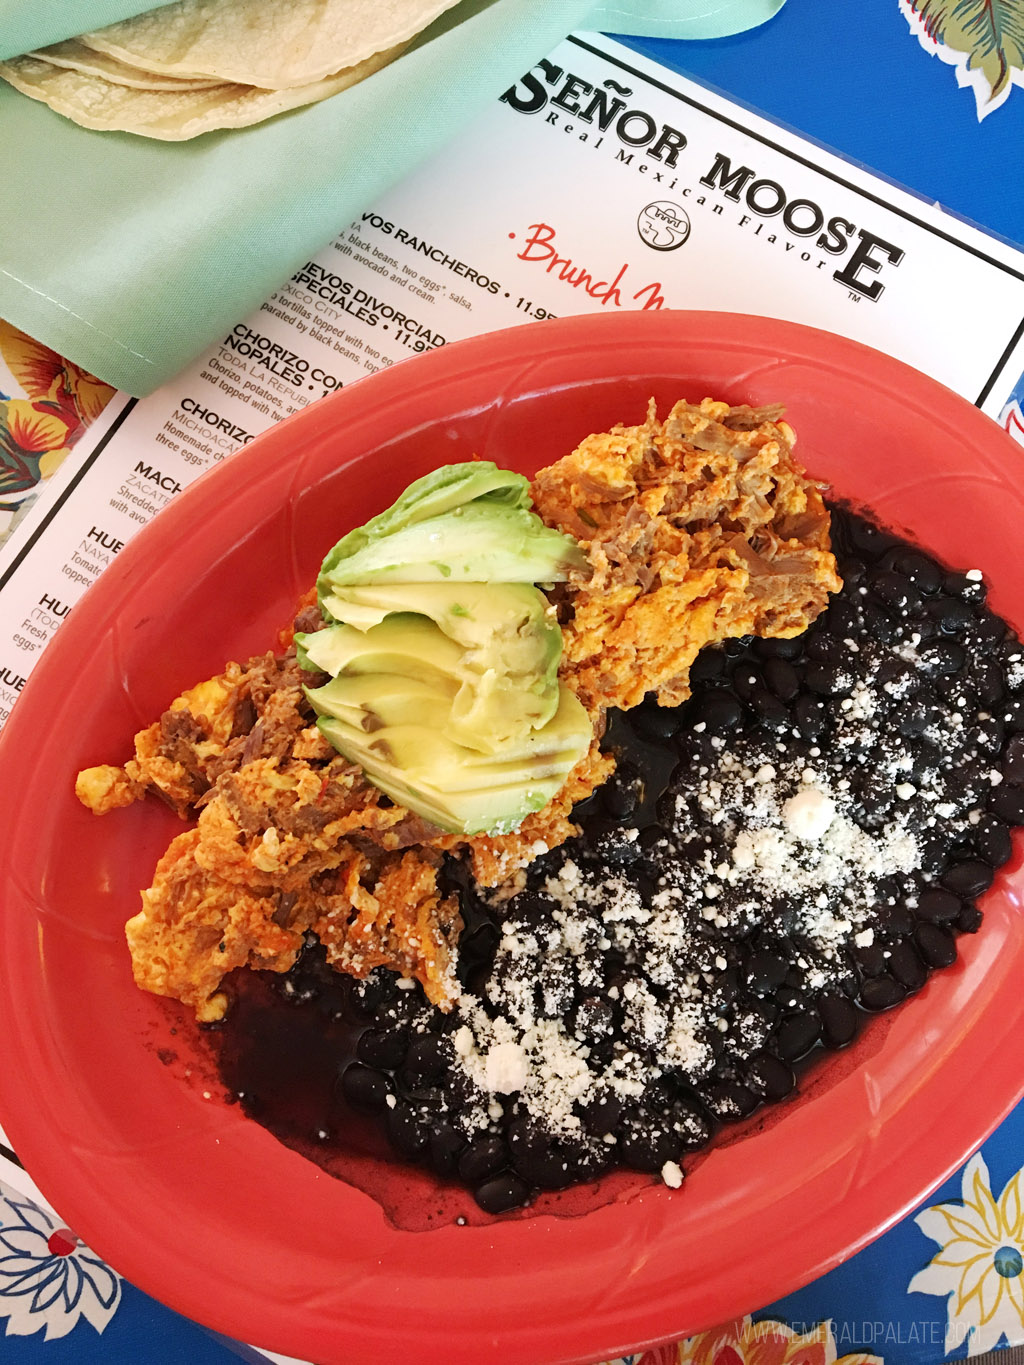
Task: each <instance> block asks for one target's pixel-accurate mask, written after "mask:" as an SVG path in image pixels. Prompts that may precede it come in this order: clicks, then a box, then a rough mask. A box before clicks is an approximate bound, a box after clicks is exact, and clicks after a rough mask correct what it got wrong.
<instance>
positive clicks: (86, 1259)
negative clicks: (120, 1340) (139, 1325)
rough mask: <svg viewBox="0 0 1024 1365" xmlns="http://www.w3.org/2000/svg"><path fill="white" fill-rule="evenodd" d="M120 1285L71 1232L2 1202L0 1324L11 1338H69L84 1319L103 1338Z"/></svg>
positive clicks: (22, 1202)
mask: <svg viewBox="0 0 1024 1365" xmlns="http://www.w3.org/2000/svg"><path fill="white" fill-rule="evenodd" d="M120 1302H121V1280H120V1278H119V1277H118V1276H117V1275H115V1273H114V1272H113V1271H112V1270H111V1269H110V1267H109V1266H108V1265H106V1264H105V1263H104V1262H103V1261H101V1260H100V1258H99V1257H98V1256H95V1255H93V1253H92V1252H91V1251H90V1250H89V1248H88V1247H86V1246H84V1245H83V1243H82V1242H81V1241H80V1240H79V1238H77V1237H76V1236H75V1234H74V1233H73V1232H72V1231H71V1229H70V1228H66V1227H62V1226H61V1224H60V1223H59V1222H58V1221H57V1220H56V1219H55V1218H54V1217H52V1216H51V1215H50V1214H48V1213H46V1212H45V1211H44V1210H43V1209H41V1208H39V1206H38V1205H37V1204H34V1203H32V1202H31V1201H30V1200H28V1199H18V1198H16V1197H13V1196H11V1195H8V1196H6V1197H4V1196H0V1319H2V1318H6V1319H7V1322H6V1334H7V1335H8V1336H31V1335H32V1334H33V1333H34V1332H39V1331H42V1333H43V1340H44V1341H52V1340H54V1339H55V1338H58V1337H65V1336H67V1334H68V1333H69V1332H71V1331H72V1330H73V1329H74V1328H75V1327H76V1326H77V1325H78V1323H79V1321H80V1320H81V1319H83V1318H84V1319H85V1321H86V1322H88V1323H89V1324H90V1325H91V1326H92V1327H94V1328H95V1329H96V1331H97V1332H102V1331H103V1329H104V1328H105V1327H106V1325H107V1323H108V1322H109V1321H110V1319H111V1318H112V1317H113V1315H114V1314H115V1313H116V1312H117V1308H118V1305H119V1304H120Z"/></svg>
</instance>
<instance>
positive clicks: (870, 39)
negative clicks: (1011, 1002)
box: [0, 0, 1024, 1365]
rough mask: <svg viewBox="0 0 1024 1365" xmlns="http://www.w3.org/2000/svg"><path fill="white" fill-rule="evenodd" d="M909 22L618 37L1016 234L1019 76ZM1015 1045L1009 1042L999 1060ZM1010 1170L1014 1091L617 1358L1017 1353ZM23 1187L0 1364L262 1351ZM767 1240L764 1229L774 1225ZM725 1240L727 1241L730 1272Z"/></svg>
mask: <svg viewBox="0 0 1024 1365" xmlns="http://www.w3.org/2000/svg"><path fill="white" fill-rule="evenodd" d="M964 5H966V6H967V7H968V8H972V0H961V3H960V6H959V8H960V9H963V7H964ZM1006 6H1007V8H1009V9H1013V10H1016V11H1018V17H1017V23H1018V25H1019V26H1020V27H1022V28H1024V12H1022V11H1024V3H1022V0H1006ZM919 8H924V6H923V5H922V4H920V0H919ZM933 8H935V9H939V8H940V7H933ZM952 8H953V7H952V6H946V7H945V9H946V10H951V9H952ZM984 8H986V6H985V5H984V4H983V3H982V0H977V3H976V4H974V5H973V9H976V10H977V11H978V13H979V15H980V13H981V11H982V10H983V9H984ZM914 22H915V21H913V20H912V18H911V17H910V5H909V3H908V0H861V3H859V4H858V5H856V6H855V7H854V6H839V5H834V4H823V3H821V0H788V3H787V4H786V5H785V7H784V8H783V10H782V11H781V12H780V14H779V15H778V16H777V17H776V18H775V19H774V20H772V21H771V22H770V23H768V24H767V25H765V26H763V27H762V28H760V29H757V30H754V31H752V32H749V33H745V34H740V35H737V36H736V37H733V38H725V39H720V40H717V41H712V42H699V43H682V42H669V41H658V40H654V39H644V40H640V39H628V38H625V39H623V41H625V42H627V43H629V45H631V46H632V47H634V48H635V49H636V50H637V51H640V52H642V53H644V54H645V55H647V56H648V57H651V58H653V59H654V60H656V61H658V62H661V63H662V64H664V65H666V66H669V67H672V68H674V69H676V70H678V71H681V72H683V73H685V74H686V75H688V76H690V77H692V78H694V79H695V80H697V81H699V82H702V83H704V84H706V85H708V86H709V87H711V88H713V89H715V90H718V91H719V92H721V93H723V94H726V95H728V96H730V97H732V98H734V99H736V100H738V101H739V102H740V103H742V104H745V105H747V106H748V107H751V108H754V109H756V110H758V111H760V112H762V113H764V114H767V115H768V116H769V117H771V118H774V119H775V120H776V121H778V122H779V123H782V124H784V125H786V126H788V127H790V128H792V129H794V130H796V131H798V132H800V133H802V134H803V135H804V136H807V137H809V138H811V139H813V140H815V141H817V142H819V143H821V144H823V145H825V146H827V147H829V148H831V149H832V150H834V151H837V152H839V153H840V154H841V155H843V156H845V157H847V158H848V159H850V160H852V161H855V162H858V163H860V164H862V165H864V166H867V167H868V168H870V169H872V170H874V171H875V172H876V173H879V174H881V175H883V176H885V177H887V178H888V179H891V180H893V181H895V182H896V183H898V184H901V185H903V186H904V187H906V188H908V189H910V190H912V191H914V192H916V193H917V194H919V195H921V196H922V197H923V198H925V199H927V200H929V201H932V202H937V203H939V204H941V205H942V206H943V207H944V208H945V209H947V210H948V211H949V212H951V213H953V214H955V215H957V216H959V217H961V218H964V219H966V220H968V221H970V222H972V223H975V224H977V225H979V226H981V227H982V228H984V229H986V230H988V231H990V232H993V233H995V234H997V235H999V236H1001V237H1002V238H1004V239H1005V240H1007V241H1010V242H1012V243H1014V244H1016V245H1018V246H1022V247H1024V177H1022V176H1021V175H1020V174H1019V169H1018V162H1019V149H1020V147H1021V146H1022V145H1024V90H1018V89H1017V88H1016V86H1017V85H1018V84H1024V73H1022V72H1020V71H1014V70H1013V69H1012V68H1011V71H1010V78H1009V80H1008V83H1007V93H1005V94H1004V95H1003V96H1002V98H1001V99H1000V98H999V97H997V98H996V99H991V98H986V96H987V95H990V91H989V90H988V87H987V86H985V87H984V88H982V81H983V80H984V70H988V69H994V68H992V65H991V62H982V60H981V57H978V58H976V60H975V63H974V70H973V73H972V72H971V71H968V69H967V66H966V57H965V58H964V59H963V60H962V61H961V62H960V66H959V67H957V66H955V65H953V64H951V61H950V58H951V56H952V53H951V49H950V48H948V47H941V46H939V45H937V44H936V43H935V42H934V41H930V40H929V39H928V38H927V37H925V38H924V39H923V41H922V39H921V38H920V37H919V36H918V35H919V31H920V27H921V26H920V22H919V21H917V23H918V26H917V28H916V29H915V28H914ZM983 55H984V54H982V56H983ZM983 68H984V69H983ZM976 89H977V90H978V91H979V92H980V93H976ZM979 109H980V110H982V111H983V112H984V116H983V117H982V116H980V115H979ZM1022 391H1024V385H1018V393H1021V392H1022ZM1020 1060H1021V1059H1020V1058H1019V1057H1008V1058H1007V1059H1006V1065H1007V1066H1009V1067H1014V1066H1019V1065H1020ZM967 1102H969V1100H968V1101H967ZM1018 1183H1024V1104H1021V1105H1020V1106H1018V1107H1017V1109H1016V1110H1014V1111H1013V1112H1012V1113H1011V1114H1010V1115H1009V1116H1008V1117H1007V1119H1006V1120H1005V1121H1004V1123H1003V1124H1002V1125H1001V1127H1000V1128H999V1129H998V1130H997V1131H996V1132H995V1133H994V1134H992V1135H991V1136H990V1137H989V1138H988V1139H987V1140H986V1141H985V1142H984V1144H983V1145H982V1148H981V1150H980V1152H979V1153H977V1154H976V1155H975V1156H974V1157H972V1158H971V1160H970V1162H969V1163H968V1164H967V1166H966V1167H965V1169H964V1170H963V1171H961V1172H958V1173H956V1175H954V1176H953V1177H951V1178H950V1180H949V1181H947V1182H946V1184H945V1185H943V1186H941V1187H940V1188H939V1189H938V1190H937V1191H936V1192H935V1193H934V1194H933V1195H932V1196H931V1197H930V1198H929V1199H928V1201H927V1202H926V1205H925V1206H924V1208H923V1209H922V1210H918V1211H916V1212H915V1213H914V1214H912V1215H910V1216H908V1217H907V1218H905V1219H904V1220H903V1221H902V1222H900V1223H899V1224H897V1225H896V1226H895V1227H894V1228H892V1229H891V1230H890V1231H889V1232H887V1233H886V1234H885V1235H884V1236H882V1237H881V1238H879V1239H878V1240H877V1241H876V1242H875V1243H874V1244H872V1245H871V1246H869V1247H868V1248H866V1249H865V1250H864V1251H862V1252H861V1253H860V1254H859V1255H857V1256H855V1257H853V1258H852V1259H851V1260H849V1261H848V1262H846V1263H845V1264H844V1265H841V1266H839V1267H838V1268H837V1269H836V1270H834V1271H832V1272H831V1273H830V1274H828V1275H825V1276H823V1277H822V1278H820V1279H818V1280H816V1281H814V1282H813V1283H812V1284H810V1285H808V1286H807V1287H806V1288H804V1289H802V1290H800V1291H799V1292H797V1293H795V1294H791V1295H789V1296H788V1297H787V1298H785V1299H783V1300H780V1301H779V1302H777V1303H774V1304H771V1305H768V1306H765V1307H763V1308H760V1309H757V1308H756V1307H755V1306H754V1305H752V1306H751V1307H752V1310H753V1311H752V1314H751V1316H750V1317H748V1318H745V1319H741V1320H739V1321H737V1322H733V1323H729V1324H725V1325H724V1326H723V1327H722V1328H721V1329H719V1330H718V1331H717V1332H714V1333H705V1334H703V1335H702V1336H701V1337H698V1338H693V1339H692V1340H690V1341H688V1342H684V1343H679V1344H675V1345H672V1346H668V1347H664V1348H660V1349H659V1350H656V1351H651V1352H647V1353H644V1354H642V1355H636V1356H632V1357H626V1358H625V1360H626V1362H628V1365H669V1362H689V1361H693V1362H697V1361H701V1362H707V1365H755V1363H756V1365H789V1363H790V1362H793V1365H796V1363H797V1362H800V1365H831V1362H833V1361H836V1360H838V1361H839V1362H840V1365H872V1363H873V1362H875V1361H880V1362H881V1361H884V1362H885V1365H935V1363H936V1362H940V1361H943V1360H948V1359H958V1358H963V1357H964V1356H966V1355H971V1356H977V1355H978V1354H979V1353H982V1352H987V1351H990V1350H993V1348H998V1349H999V1352H1000V1355H1001V1359H1002V1362H1003V1365H1021V1361H1022V1360H1024V1356H1021V1355H1020V1353H1019V1352H1018V1351H1016V1350H1007V1349H1006V1348H1012V1347H1014V1346H1019V1345H1024V1194H1020V1193H1018ZM26 1189H31V1185H30V1182H26V1180H25V1177H24V1176H23V1174H22V1173H21V1172H19V1171H18V1170H17V1169H16V1168H15V1167H13V1166H12V1165H10V1164H9V1163H7V1162H5V1161H4V1160H3V1158H2V1157H0V1319H3V1320H5V1323H6V1335H5V1336H4V1337H3V1340H2V1346H0V1355H2V1358H3V1360H4V1361H5V1362H7V1361H10V1362H12V1365H21V1363H22V1362H31V1361H36V1360H38V1361H46V1362H48V1365H64V1362H68V1361H75V1362H76V1363H77V1365H86V1363H87V1362H97V1365H99V1362H112V1361H114V1362H120V1361H127V1360H144V1361H146V1362H149V1363H150V1365H179V1362H180V1363H181V1365H185V1363H186V1362H187V1363H188V1365H227V1363H228V1362H230V1361H232V1360H237V1359H239V1358H243V1359H249V1360H257V1361H260V1360H264V1359H265V1357H264V1356H263V1355H262V1354H258V1353H256V1352H254V1351H252V1350H251V1349H250V1348H248V1347H245V1346H242V1345H240V1344H238V1343H233V1342H227V1341H225V1340H224V1339H223V1338H219V1337H216V1336H214V1335H213V1334H211V1333H209V1332H208V1331H206V1330H205V1329H203V1328H201V1327H198V1326H196V1325H195V1324H193V1323H190V1322H188V1321H186V1320H185V1319H183V1318H181V1317H179V1316H178V1315H177V1314H175V1313H173V1312H171V1311H170V1310H168V1309H165V1308H163V1307H162V1306H161V1305H160V1304H157V1303H156V1302H154V1301H153V1300H152V1299H149V1298H148V1297H147V1296H146V1295H144V1294H142V1293H141V1292H140V1291H138V1290H136V1289H135V1288H134V1287H133V1286H132V1285H131V1284H129V1283H127V1282H126V1281H124V1280H122V1279H120V1277H118V1276H116V1275H115V1274H114V1273H113V1272H112V1271H110V1270H109V1268H107V1267H105V1266H104V1265H103V1264H102V1262H99V1261H98V1260H94V1259H90V1257H89V1255H88V1251H87V1249H86V1248H81V1247H78V1248H75V1249H74V1250H73V1251H72V1248H73V1245H74V1244H73V1240H72V1241H69V1240H68V1238H69V1237H71V1236H72V1235H71V1234H67V1232H66V1230H64V1233H63V1234H62V1230H61V1227H60V1224H59V1221H58V1220H56V1219H55V1218H54V1217H53V1216H52V1215H50V1214H48V1213H47V1212H46V1210H45V1208H44V1207H42V1206H41V1201H40V1202H36V1201H34V1200H33V1199H32V1198H31V1197H29V1196H28V1195H26V1194H25V1193H23V1191H25V1190H26ZM961 1201H962V1203H961ZM940 1205H945V1206H946V1208H945V1209H944V1210H943V1209H940V1208H939V1206H940ZM785 1235H786V1230H785V1228H780V1229H779V1236H780V1238H784V1237H785ZM965 1246H966V1247H969V1254H967V1253H965V1252H963V1250H962V1248H963V1247H965ZM958 1247H959V1248H960V1250H959V1251H958V1250H957V1248H958ZM742 1255H743V1249H742V1247H738V1248H737V1264H738V1268H739V1273H742V1269H741V1268H742ZM275 1359H280V1358H275ZM538 1365H542V1363H541V1362H538Z"/></svg>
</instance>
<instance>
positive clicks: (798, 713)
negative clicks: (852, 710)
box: [793, 693, 1024, 739]
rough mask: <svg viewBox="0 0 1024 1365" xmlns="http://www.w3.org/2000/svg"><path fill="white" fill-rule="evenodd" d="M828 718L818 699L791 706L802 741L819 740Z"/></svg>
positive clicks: (803, 699)
mask: <svg viewBox="0 0 1024 1365" xmlns="http://www.w3.org/2000/svg"><path fill="white" fill-rule="evenodd" d="M828 718H829V713H828V709H827V708H826V706H825V703H824V702H823V701H822V700H821V698H820V697H813V696H809V695H808V694H807V693H804V694H803V695H801V696H799V697H797V699H796V701H795V702H794V704H793V719H794V721H795V723H796V728H797V730H798V731H799V732H800V734H801V735H802V736H803V738H804V739H820V737H821V736H822V735H823V734H824V733H825V730H826V729H827V728H828ZM1021 728H1022V729H1024V725H1022V727H1021Z"/></svg>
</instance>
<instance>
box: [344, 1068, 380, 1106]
mask: <svg viewBox="0 0 1024 1365" xmlns="http://www.w3.org/2000/svg"><path fill="white" fill-rule="evenodd" d="M341 1089H342V1093H343V1094H344V1096H345V1098H346V1099H347V1100H348V1102H349V1104H354V1105H357V1106H358V1107H359V1108H360V1109H383V1108H384V1106H385V1104H386V1103H387V1098H388V1096H389V1095H390V1094H391V1093H392V1089H393V1087H392V1084H391V1078H390V1077H389V1076H385V1075H384V1073H383V1072H382V1071H374V1070H373V1069H372V1067H368V1066H363V1065H362V1063H360V1062H351V1063H350V1064H349V1065H348V1066H347V1067H346V1068H345V1070H344V1071H343V1072H342V1075H341Z"/></svg>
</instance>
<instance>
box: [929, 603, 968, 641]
mask: <svg viewBox="0 0 1024 1365" xmlns="http://www.w3.org/2000/svg"><path fill="white" fill-rule="evenodd" d="M928 615H929V616H930V617H931V618H932V620H933V621H934V622H935V624H936V625H937V626H938V628H939V630H940V631H941V632H942V634H943V635H965V634H966V633H967V631H969V630H970V628H971V626H973V625H974V621H975V616H974V612H973V611H971V609H970V607H969V606H968V605H967V603H966V602H961V601H960V599H959V598H958V597H945V596H943V597H937V598H936V599H935V601H934V602H929V603H928Z"/></svg>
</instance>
